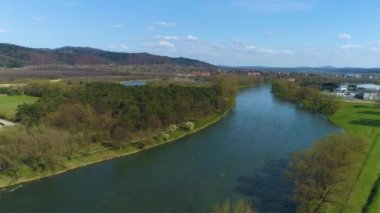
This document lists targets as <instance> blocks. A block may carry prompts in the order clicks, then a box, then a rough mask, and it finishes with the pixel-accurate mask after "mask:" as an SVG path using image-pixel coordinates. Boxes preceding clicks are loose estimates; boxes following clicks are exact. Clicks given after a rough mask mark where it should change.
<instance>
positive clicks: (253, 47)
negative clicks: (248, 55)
mask: <svg viewBox="0 0 380 213" xmlns="http://www.w3.org/2000/svg"><path fill="white" fill-rule="evenodd" d="M245 49H247V50H256V49H257V47H256V46H255V45H248V46H246V47H245Z"/></svg>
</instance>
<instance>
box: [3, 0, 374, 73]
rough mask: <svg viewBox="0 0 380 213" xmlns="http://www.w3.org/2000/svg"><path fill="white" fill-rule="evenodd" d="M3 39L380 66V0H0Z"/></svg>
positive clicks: (253, 61) (289, 63)
mask: <svg viewBox="0 0 380 213" xmlns="http://www.w3.org/2000/svg"><path fill="white" fill-rule="evenodd" d="M0 8H1V13H0V42H5V43H13V44H18V45H23V46H28V47H43V48H45V47H46V48H56V47H61V46H89V47H95V48H101V49H105V50H112V51H119V52H150V53H154V54H160V55H167V56H173V57H178V56H183V57H190V58H195V59H200V60H204V61H207V62H210V63H213V64H217V65H239V66H240V65H257V66H282V67H294V66H339V67H380V60H379V59H380V27H379V23H380V13H379V11H380V3H379V2H378V1H375V0H369V1H353V0H345V1H343V0H335V1H331V0H193V1H190V0H170V1H169V0H65V1H62V0H0Z"/></svg>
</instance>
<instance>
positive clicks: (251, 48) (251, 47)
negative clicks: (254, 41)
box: [245, 45, 294, 55]
mask: <svg viewBox="0 0 380 213" xmlns="http://www.w3.org/2000/svg"><path fill="white" fill-rule="evenodd" d="M245 49H246V50H248V51H254V52H256V53H262V54H266V55H291V54H293V53H294V51H292V50H275V49H270V48H260V47H257V46H255V45H247V46H245Z"/></svg>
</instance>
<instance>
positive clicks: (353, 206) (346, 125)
mask: <svg viewBox="0 0 380 213" xmlns="http://www.w3.org/2000/svg"><path fill="white" fill-rule="evenodd" d="M329 119H330V121H331V122H332V123H334V124H335V125H337V126H340V127H341V128H343V129H345V130H346V131H348V132H350V133H352V134H355V135H357V136H359V137H361V138H363V139H365V140H367V141H368V148H367V152H366V158H365V160H364V162H363V163H362V164H363V166H362V168H361V170H360V171H359V174H358V176H357V180H356V182H355V184H354V187H353V188H352V189H351V190H350V192H349V193H348V195H347V200H346V203H345V206H344V207H343V209H337V210H335V212H361V211H362V210H363V211H364V212H377V209H379V208H378V207H379V206H380V199H379V197H380V187H379V186H378V185H377V180H378V179H379V176H380V164H379V162H380V161H379V157H380V155H379V153H380V140H379V135H380V127H379V125H378V121H379V119H380V109H379V108H378V107H376V105H375V104H374V103H366V102H344V103H343V104H342V107H341V108H340V109H339V110H338V111H337V112H336V113H335V114H334V115H330V116H329Z"/></svg>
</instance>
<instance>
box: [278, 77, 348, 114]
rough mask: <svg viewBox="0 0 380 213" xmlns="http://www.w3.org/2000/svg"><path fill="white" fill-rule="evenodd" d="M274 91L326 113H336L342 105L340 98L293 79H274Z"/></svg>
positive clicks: (308, 108)
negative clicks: (304, 85)
mask: <svg viewBox="0 0 380 213" xmlns="http://www.w3.org/2000/svg"><path fill="white" fill-rule="evenodd" d="M272 93H273V94H275V95H276V96H277V97H279V98H281V99H284V100H289V101H293V102H296V103H298V104H300V105H301V106H302V107H303V108H305V109H307V110H310V111H313V112H320V113H322V114H326V115H331V114H334V113H335V112H336V111H337V110H338V109H339V108H340V105H341V103H340V100H339V99H338V98H336V97H332V96H329V95H326V94H322V93H321V92H320V91H319V90H317V89H315V88H312V87H301V86H300V85H299V84H298V83H296V82H292V81H285V80H277V81H274V82H273V84H272Z"/></svg>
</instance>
